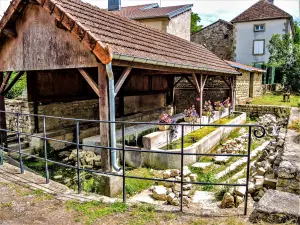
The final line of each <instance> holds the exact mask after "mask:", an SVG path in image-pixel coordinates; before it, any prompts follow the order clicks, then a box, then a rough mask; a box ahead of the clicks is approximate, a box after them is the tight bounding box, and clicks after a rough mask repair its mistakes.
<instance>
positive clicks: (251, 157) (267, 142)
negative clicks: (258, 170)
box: [215, 141, 270, 179]
mask: <svg viewBox="0 0 300 225" xmlns="http://www.w3.org/2000/svg"><path fill="white" fill-rule="evenodd" d="M269 143H270V141H266V142H264V143H263V144H262V145H261V146H259V147H257V148H256V149H254V150H253V151H252V152H251V155H250V160H251V159H253V158H254V157H256V156H257V155H258V154H259V152H261V151H263V150H264V149H265V147H266V146H267V145H268V144H269ZM245 163H247V158H242V159H240V160H238V161H236V162H234V163H232V164H231V165H230V166H228V167H227V168H226V169H225V170H223V171H222V172H220V173H218V174H216V176H215V177H216V179H220V178H222V177H224V176H226V174H228V173H230V172H232V171H234V170H235V169H236V168H237V167H239V166H241V165H243V164H245Z"/></svg>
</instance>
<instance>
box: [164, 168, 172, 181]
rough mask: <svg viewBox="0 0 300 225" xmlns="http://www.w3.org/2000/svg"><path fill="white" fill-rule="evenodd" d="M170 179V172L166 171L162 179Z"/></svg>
mask: <svg viewBox="0 0 300 225" xmlns="http://www.w3.org/2000/svg"><path fill="white" fill-rule="evenodd" d="M170 177H171V170H166V171H165V172H164V173H163V178H164V179H168V178H170Z"/></svg>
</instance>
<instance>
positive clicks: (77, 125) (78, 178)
mask: <svg viewBox="0 0 300 225" xmlns="http://www.w3.org/2000/svg"><path fill="white" fill-rule="evenodd" d="M76 149H77V182H78V194H80V193H81V180H80V154H79V121H78V120H76Z"/></svg>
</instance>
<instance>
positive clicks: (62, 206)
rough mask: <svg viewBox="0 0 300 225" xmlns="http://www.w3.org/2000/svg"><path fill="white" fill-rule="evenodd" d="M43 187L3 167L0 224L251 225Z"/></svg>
mask: <svg viewBox="0 0 300 225" xmlns="http://www.w3.org/2000/svg"><path fill="white" fill-rule="evenodd" d="M44 183H45V182H44V178H41V177H39V176H37V175H35V174H32V173H30V172H26V173H25V174H20V173H19V169H18V168H17V167H13V166H11V165H9V164H5V165H4V166H0V224H5V225H6V224H9V225H10V224H15V225H21V224H30V225H31V224H55V225H60V224H61V225H65V224H109V225H113V224H129V225H131V224H134V225H139V224H147V225H148V224H172V225H173V224H194V225H199V224H210V225H215V224H220V225H244V224H251V223H249V221H248V218H247V217H244V216H233V215H232V216H223V217H221V216H220V217H208V216H203V215H202V216H199V215H197V208H194V209H191V210H189V213H179V212H172V211H165V210H164V211H158V210H157V208H155V207H154V206H153V205H146V204H129V205H126V204H124V203H121V202H114V203H111V202H109V201H108V199H105V198H103V197H101V198H96V197H93V196H90V195H86V194H81V195H78V194H75V192H74V191H72V190H69V189H65V187H64V186H61V185H60V184H58V183H55V182H50V184H44ZM86 200H88V201H86ZM198 211H199V210H198ZM262 224H264V223H262Z"/></svg>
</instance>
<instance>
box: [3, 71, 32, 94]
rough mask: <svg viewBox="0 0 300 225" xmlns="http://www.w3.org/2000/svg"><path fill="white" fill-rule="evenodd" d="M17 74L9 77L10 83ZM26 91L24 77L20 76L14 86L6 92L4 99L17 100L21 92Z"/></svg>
mask: <svg viewBox="0 0 300 225" xmlns="http://www.w3.org/2000/svg"><path fill="white" fill-rule="evenodd" d="M16 75H17V74H16V73H15V72H14V73H13V74H12V75H11V77H10V81H11V80H13V79H14V78H15V76H16ZM26 89H27V81H26V75H22V76H21V77H20V78H19V80H18V81H17V82H16V83H15V84H14V86H13V87H12V88H11V89H10V90H9V92H7V94H6V95H5V97H6V98H10V99H13V98H17V97H20V96H21V95H22V94H23V92H24V91H25V90H26Z"/></svg>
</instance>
